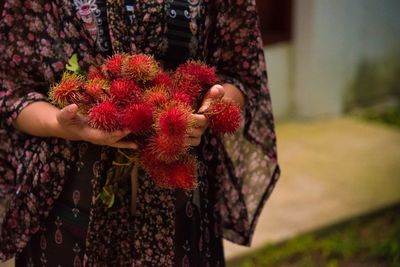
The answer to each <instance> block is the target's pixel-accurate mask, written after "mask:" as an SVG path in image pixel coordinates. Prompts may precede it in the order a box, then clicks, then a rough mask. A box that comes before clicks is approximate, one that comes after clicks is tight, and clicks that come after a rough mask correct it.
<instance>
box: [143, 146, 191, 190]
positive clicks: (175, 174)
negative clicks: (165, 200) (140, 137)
mask: <svg viewBox="0 0 400 267" xmlns="http://www.w3.org/2000/svg"><path fill="white" fill-rule="evenodd" d="M140 163H141V165H142V167H143V169H144V170H145V171H146V173H147V174H149V176H150V177H151V178H152V179H153V181H154V183H155V184H156V185H158V186H160V187H164V188H169V189H176V188H180V189H184V190H191V189H194V188H195V187H196V169H197V164H196V159H195V158H193V157H192V156H183V157H182V158H180V159H179V160H177V161H174V162H171V163H165V162H163V161H160V160H159V159H158V158H157V155H156V153H155V152H154V151H153V150H152V149H151V148H149V147H147V148H144V149H141V151H140Z"/></svg>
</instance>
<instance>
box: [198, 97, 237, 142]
mask: <svg viewBox="0 0 400 267" xmlns="http://www.w3.org/2000/svg"><path fill="white" fill-rule="evenodd" d="M205 115H206V116H207V117H208V118H209V122H210V127H211V128H213V129H214V131H215V132H216V133H217V134H232V133H234V132H235V131H236V130H237V129H238V128H239V126H240V122H241V112H240V108H239V106H238V105H237V104H235V103H233V102H223V101H219V102H217V103H215V104H214V105H212V106H211V108H210V109H209V110H208V111H206V112H205Z"/></svg>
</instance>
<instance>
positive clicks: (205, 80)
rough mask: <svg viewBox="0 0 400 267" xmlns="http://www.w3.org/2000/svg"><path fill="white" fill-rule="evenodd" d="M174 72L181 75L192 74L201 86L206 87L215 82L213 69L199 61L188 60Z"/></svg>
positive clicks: (215, 77) (215, 76)
mask: <svg viewBox="0 0 400 267" xmlns="http://www.w3.org/2000/svg"><path fill="white" fill-rule="evenodd" d="M175 73H177V74H178V75H183V76H185V75H191V76H193V77H194V78H195V79H196V80H197V81H198V82H199V83H200V84H201V87H202V88H207V89H208V88H210V87H211V86H212V85H214V84H216V83H217V75H216V74H215V69H214V68H212V67H209V66H207V65H206V64H203V63H201V62H199V61H193V60H192V61H188V62H186V63H184V64H182V65H180V66H179V67H178V68H177V70H176V72H175Z"/></svg>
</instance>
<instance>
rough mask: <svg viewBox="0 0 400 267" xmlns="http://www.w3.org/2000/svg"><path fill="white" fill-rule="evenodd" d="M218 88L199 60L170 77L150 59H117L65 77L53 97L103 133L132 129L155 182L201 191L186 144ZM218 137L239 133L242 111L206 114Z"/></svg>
mask: <svg viewBox="0 0 400 267" xmlns="http://www.w3.org/2000/svg"><path fill="white" fill-rule="evenodd" d="M216 83H217V76H216V74H215V70H214V69H213V68H211V67H209V66H207V65H205V64H202V63H200V62H196V61H188V62H186V63H184V64H182V65H180V66H179V67H178V68H177V69H176V71H175V72H173V73H168V72H165V71H163V70H162V69H161V68H160V65H159V64H158V62H157V61H156V60H155V59H154V58H153V57H151V56H149V55H145V54H135V55H127V54H115V55H114V56H112V57H110V58H109V59H107V60H106V61H105V62H104V64H102V65H101V66H91V68H90V69H89V71H88V73H87V75H82V74H78V73H77V72H65V73H64V75H63V77H62V79H61V81H60V82H59V83H58V84H56V85H54V86H53V87H52V88H51V90H50V93H49V96H50V99H51V100H52V101H53V103H54V104H56V105H58V106H59V107H61V108H62V107H64V106H67V105H69V104H77V105H78V106H79V109H80V112H81V113H83V114H86V115H87V116H88V118H89V125H90V126H92V127H94V128H97V129H101V130H104V131H115V130H123V129H128V130H129V131H130V135H129V136H128V137H127V138H129V139H131V140H133V141H135V142H136V143H138V144H139V148H140V149H139V150H138V155H137V160H138V162H139V163H140V165H141V166H142V167H143V169H144V170H145V171H146V172H147V173H148V174H149V176H150V177H152V178H153V179H154V181H155V183H156V184H157V185H159V186H162V187H166V188H182V189H187V190H190V189H193V188H194V187H195V186H196V165H197V160H196V158H195V157H194V156H193V155H191V153H189V147H188V145H187V144H186V143H185V140H186V138H185V137H186V136H187V130H188V129H189V128H190V127H192V126H193V121H192V119H191V118H192V116H191V114H193V113H195V112H196V111H197V110H198V108H199V105H200V104H201V102H202V99H203V98H204V95H205V94H206V92H207V91H208V90H209V88H210V87H211V86H212V85H214V84H216ZM203 114H204V115H205V116H206V117H208V119H209V124H210V127H211V128H213V130H214V132H215V133H217V134H226V133H233V132H235V131H236V130H237V129H238V127H239V124H240V120H241V113H240V109H239V107H238V106H237V105H236V104H234V103H232V102H226V101H222V99H219V100H216V101H214V103H212V104H211V105H210V107H209V108H208V109H207V110H206V111H205V112H203Z"/></svg>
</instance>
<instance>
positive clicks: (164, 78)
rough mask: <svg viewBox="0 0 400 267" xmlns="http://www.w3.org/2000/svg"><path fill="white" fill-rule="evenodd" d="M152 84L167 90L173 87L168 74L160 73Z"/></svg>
mask: <svg viewBox="0 0 400 267" xmlns="http://www.w3.org/2000/svg"><path fill="white" fill-rule="evenodd" d="M152 84H153V85H154V86H157V85H162V86H165V87H167V88H171V86H172V78H171V76H170V75H169V74H168V73H166V72H160V73H158V74H157V75H156V76H155V77H154V79H153V81H152Z"/></svg>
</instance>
